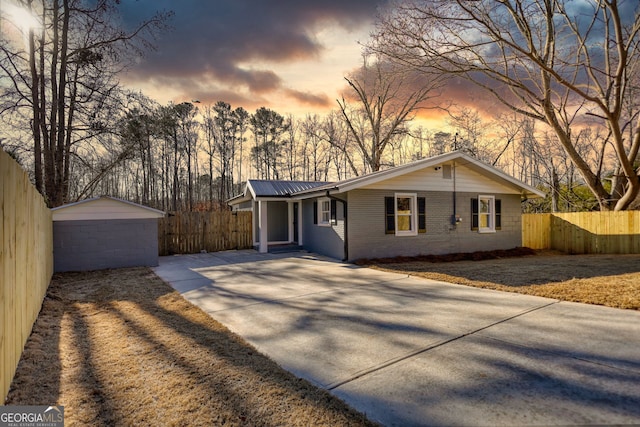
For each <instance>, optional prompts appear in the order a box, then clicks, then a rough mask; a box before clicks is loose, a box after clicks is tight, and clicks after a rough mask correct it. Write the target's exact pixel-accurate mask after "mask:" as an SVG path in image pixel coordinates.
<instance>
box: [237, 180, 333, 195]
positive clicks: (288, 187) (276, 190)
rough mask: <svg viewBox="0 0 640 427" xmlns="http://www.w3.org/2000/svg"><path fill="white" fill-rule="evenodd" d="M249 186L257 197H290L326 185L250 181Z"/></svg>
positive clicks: (299, 182) (318, 182) (317, 183)
mask: <svg viewBox="0 0 640 427" xmlns="http://www.w3.org/2000/svg"><path fill="white" fill-rule="evenodd" d="M249 184H250V185H251V188H252V189H253V191H254V193H255V195H256V197H288V196H290V195H291V194H293V193H297V192H299V191H305V190H310V189H312V188H316V187H320V186H323V185H326V184H327V183H326V182H323V181H279V180H261V179H250V180H249Z"/></svg>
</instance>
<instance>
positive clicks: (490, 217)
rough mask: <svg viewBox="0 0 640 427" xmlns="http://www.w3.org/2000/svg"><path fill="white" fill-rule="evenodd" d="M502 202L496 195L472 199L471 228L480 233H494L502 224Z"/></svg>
mask: <svg viewBox="0 0 640 427" xmlns="http://www.w3.org/2000/svg"><path fill="white" fill-rule="evenodd" d="M501 211H502V203H501V201H500V200H499V199H498V200H496V198H495V197H494V196H482V195H481V196H478V198H477V199H471V229H472V230H477V231H478V232H479V233H493V232H495V231H496V230H500V228H501V225H502V212H501Z"/></svg>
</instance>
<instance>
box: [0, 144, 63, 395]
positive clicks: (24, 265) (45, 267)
mask: <svg viewBox="0 0 640 427" xmlns="http://www.w3.org/2000/svg"><path fill="white" fill-rule="evenodd" d="M52 274H53V225H52V222H51V211H50V210H49V209H48V208H47V206H46V204H45V202H44V200H43V199H42V197H41V196H40V194H39V193H38V192H37V191H36V189H35V188H34V187H33V186H32V185H31V182H30V181H29V177H28V176H27V174H26V173H25V172H24V171H23V170H22V168H21V167H20V166H19V165H18V164H17V163H16V162H15V161H14V160H13V159H12V158H11V157H9V155H7V154H6V153H5V152H4V151H2V150H1V149H0V399H1V400H0V404H2V403H3V402H4V399H5V398H6V396H7V393H8V392H9V386H10V385H11V381H12V380H13V376H14V374H15V371H16V368H17V366H18V362H19V361H20V355H21V354H22V350H23V349H24V345H25V343H26V342H27V338H29V335H30V334H31V328H32V327H33V324H34V322H35V321H36V318H37V317H38V313H39V312H40V308H41V307H42V301H43V299H44V296H45V293H46V291H47V287H48V286H49V282H50V281H51V276H52Z"/></svg>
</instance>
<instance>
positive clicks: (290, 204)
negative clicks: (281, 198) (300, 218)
mask: <svg viewBox="0 0 640 427" xmlns="http://www.w3.org/2000/svg"><path fill="white" fill-rule="evenodd" d="M294 203H295V202H287V209H288V212H287V224H288V231H287V240H288V242H289V243H291V242H293V236H294V232H293V222H294V221H293V204H294Z"/></svg>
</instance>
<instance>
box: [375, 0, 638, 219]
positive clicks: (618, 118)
mask: <svg viewBox="0 0 640 427" xmlns="http://www.w3.org/2000/svg"><path fill="white" fill-rule="evenodd" d="M578 9H579V10H578ZM639 48H640V3H638V2H637V1H636V0H628V1H625V0H620V1H617V0H594V1H590V2H569V1H563V0H509V1H498V0H483V1H477V0H429V1H420V2H418V1H407V2H402V3H397V4H396V5H395V8H394V9H392V10H391V11H390V12H389V14H387V15H386V17H384V18H383V19H381V21H380V23H379V27H378V29H377V32H376V34H375V35H374V37H373V39H372V42H371V49H372V50H374V51H376V52H378V53H383V54H385V55H387V57H389V58H393V59H394V60H395V61H399V62H400V63H402V64H405V65H409V66H411V67H412V68H418V69H421V70H427V71H429V72H434V71H439V72H443V73H447V74H448V75H456V76H460V77H463V78H465V79H467V80H469V81H471V82H473V83H475V84H476V85H478V86H480V87H482V88H484V89H486V90H487V91H488V92H489V93H491V94H492V95H493V96H494V97H495V98H496V99H497V100H499V101H500V102H501V103H502V104H503V105H506V106H507V107H508V108H510V109H512V110H513V111H516V112H518V113H520V114H523V115H526V116H528V117H531V118H533V119H535V120H538V121H540V122H543V123H545V124H546V125H547V126H549V127H550V129H552V130H553V132H554V133H555V135H556V136H557V138H558V141H559V142H560V144H561V145H562V147H563V148H564V150H565V151H566V152H567V155H568V156H569V158H570V159H571V161H572V162H573V164H574V165H575V167H576V168H577V169H578V171H579V172H580V174H581V175H582V177H583V179H584V181H585V183H586V185H587V186H588V187H589V189H590V190H591V192H592V193H593V194H594V196H595V197H596V199H597V201H598V204H599V206H600V209H602V210H609V209H615V210H624V209H627V208H628V207H629V206H630V205H631V203H632V201H633V200H634V199H635V198H636V196H637V195H638V192H639V191H640V180H639V179H638V174H637V171H636V170H635V169H634V162H635V160H636V157H637V154H638V150H639V149H640V127H639V124H638V122H637V121H636V122H635V123H634V124H633V130H631V129H629V131H630V133H629V135H631V136H629V137H628V138H630V141H629V140H627V141H626V143H625V136H624V134H623V130H624V129H625V128H626V127H628V126H629V125H630V124H631V122H630V121H629V120H630V119H629V117H635V116H636V114H633V113H632V114H623V112H624V108H625V106H627V105H630V104H629V103H628V101H629V97H630V96H631V94H632V86H633V85H632V82H633V81H634V79H637V78H638V72H640V52H639ZM634 108H635V107H634ZM636 111H637V110H636ZM589 115H590V116H591V118H592V119H593V118H597V119H598V120H600V121H601V123H603V124H604V125H605V126H606V127H607V129H608V131H609V132H610V133H611V144H612V146H613V148H614V151H615V157H616V161H617V163H618V166H619V168H620V171H621V177H620V178H622V179H621V181H620V182H621V186H622V192H621V195H620V196H618V195H617V194H615V193H611V192H609V191H607V188H606V187H605V185H604V182H603V177H602V176H598V175H597V173H596V172H597V171H594V170H593V169H592V168H591V167H590V166H589V164H588V162H587V160H586V159H585V158H584V157H583V156H582V155H581V154H580V153H579V152H578V150H577V149H576V146H575V144H574V142H575V139H574V138H572V135H573V134H575V133H576V132H577V130H576V129H577V128H579V127H580V126H582V125H583V124H584V121H585V120H586V119H587V118H588V117H589Z"/></svg>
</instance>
